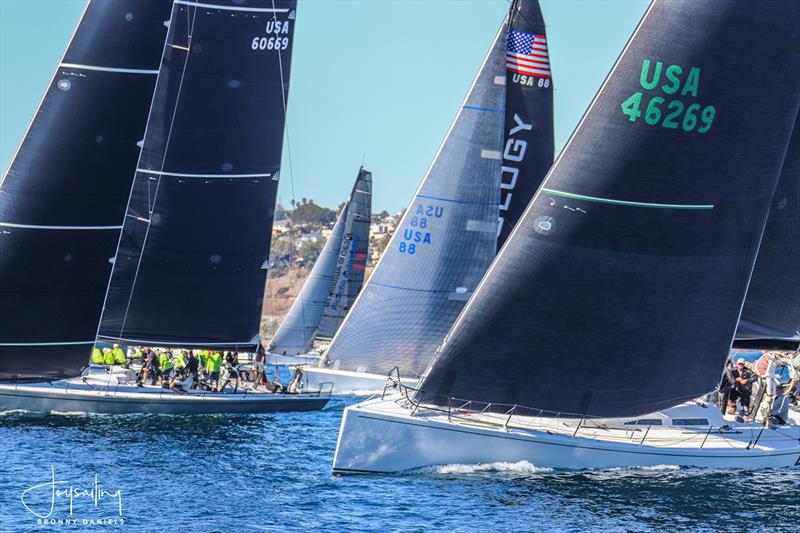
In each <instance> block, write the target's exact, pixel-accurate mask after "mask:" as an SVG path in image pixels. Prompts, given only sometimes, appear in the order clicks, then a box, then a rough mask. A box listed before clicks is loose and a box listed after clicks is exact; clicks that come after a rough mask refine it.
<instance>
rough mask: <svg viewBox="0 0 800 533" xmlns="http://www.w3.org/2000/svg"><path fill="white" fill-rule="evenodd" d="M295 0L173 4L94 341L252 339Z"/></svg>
mask: <svg viewBox="0 0 800 533" xmlns="http://www.w3.org/2000/svg"><path fill="white" fill-rule="evenodd" d="M294 19H295V1H294V0H275V1H272V0H249V1H247V2H242V1H234V0H213V1H208V2H202V3H198V2H192V1H188V0H177V1H176V2H175V4H174V8H173V15H172V23H171V24H170V29H169V35H168V37H167V46H166V48H165V50H164V57H163V60H162V63H161V68H160V74H159V79H158V85H157V87H156V92H155V97H154V101H153V107H152V109H151V111H150V118H149V123H148V128H147V133H146V135H145V139H144V147H143V148H142V154H141V158H140V160H139V163H138V168H137V171H136V177H135V180H134V184H133V190H132V192H131V198H130V203H129V205H128V210H127V215H126V218H125V223H124V229H123V233H122V239H121V241H120V245H119V250H118V253H117V257H116V262H115V265H114V272H113V276H112V279H111V284H110V287H109V291H108V297H107V301H106V306H105V312H104V314H103V320H102V324H101V328H100V335H99V338H101V339H106V340H122V341H125V342H129V343H135V344H143V345H158V346H176V345H177V346H185V347H203V346H216V347H220V348H223V347H230V348H240V349H247V348H253V347H254V346H255V345H256V344H257V342H258V331H259V322H260V316H261V304H262V296H263V288H264V283H265V279H266V268H267V259H268V254H269V244H270V234H271V227H272V219H273V211H274V206H275V195H276V190H277V187H278V172H279V168H280V157H281V146H282V140H283V128H284V121H285V112H286V97H287V92H288V89H289V70H290V57H291V50H292V34H293V32H294V26H295V20H294Z"/></svg>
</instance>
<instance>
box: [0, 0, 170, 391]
mask: <svg viewBox="0 0 800 533" xmlns="http://www.w3.org/2000/svg"><path fill="white" fill-rule="evenodd" d="M171 6H172V2H171V1H170V0H117V1H115V2H108V1H105V0H93V1H91V2H89V4H88V5H87V7H86V10H85V12H84V14H83V17H82V18H81V21H80V23H79V24H78V27H77V29H76V31H75V34H74V35H73V37H72V40H71V42H70V43H69V46H68V47H67V51H66V52H65V54H64V56H63V58H62V60H61V62H60V63H59V66H58V68H57V69H56V72H55V75H54V76H53V79H52V80H51V82H50V86H49V87H48V89H47V92H46V94H45V96H44V99H43V100H42V102H41V104H40V106H39V109H38V111H37V112H36V115H35V117H34V119H33V122H32V123H31V125H30V128H29V129H28V132H27V133H26V135H25V138H24V139H23V141H22V143H21V145H20V147H19V150H18V151H17V154H16V155H15V157H14V160H13V162H12V163H11V166H10V168H9V169H8V172H7V174H6V175H5V177H4V178H3V181H2V182H0V379H17V378H30V379H53V378H60V377H68V376H74V375H77V374H78V373H79V372H80V370H81V368H82V367H84V366H85V365H86V363H87V362H88V358H89V353H90V350H91V346H92V344H93V343H94V337H95V334H96V332H97V323H98V321H99V319H100V313H101V309H102V305H103V298H104V296H105V292H106V287H107V285H108V277H109V275H110V272H111V263H110V262H109V259H110V258H113V256H114V252H115V250H116V246H117V241H118V238H119V230H120V227H121V225H122V219H123V217H124V213H125V204H126V202H127V199H128V194H129V192H130V187H131V181H132V179H133V170H134V168H135V166H136V160H137V158H138V157H139V146H138V145H137V143H138V142H139V141H140V140H141V139H142V136H143V135H144V129H145V123H146V120H147V112H148V109H149V108H150V101H151V98H152V96H153V89H154V87H155V83H156V74H157V72H158V70H157V69H158V65H159V60H160V58H161V50H162V48H163V46H164V38H165V36H166V32H167V29H166V23H167V22H168V20H169V17H170V9H171ZM8 81H9V80H4V83H6V82H8Z"/></svg>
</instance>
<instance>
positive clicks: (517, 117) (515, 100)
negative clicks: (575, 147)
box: [497, 0, 555, 250]
mask: <svg viewBox="0 0 800 533" xmlns="http://www.w3.org/2000/svg"><path fill="white" fill-rule="evenodd" d="M509 20H510V23H509V28H508V44H507V49H506V71H507V73H506V74H507V75H506V108H505V126H504V128H505V129H504V139H503V141H504V146H503V169H502V174H501V181H500V217H499V218H500V220H499V225H500V229H499V231H500V233H499V235H498V238H497V249H498V250H499V249H500V248H502V246H503V243H504V242H505V241H506V239H507V238H508V236H509V234H510V233H511V230H512V229H513V228H514V226H515V225H516V224H517V222H518V221H519V219H520V217H521V216H522V213H523V211H525V208H526V207H527V206H528V203H530V201H531V198H533V195H534V193H536V190H537V189H538V188H539V185H541V184H542V180H543V179H544V176H545V174H547V171H548V170H550V167H551V166H552V164H553V152H554V150H555V140H554V137H553V77H552V70H551V69H550V55H549V52H548V44H547V32H546V31H545V25H544V19H543V18H542V11H541V9H540V8H539V2H537V1H535V0H514V3H513V4H512V5H511V9H510V11H509Z"/></svg>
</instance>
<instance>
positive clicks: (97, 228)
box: [0, 222, 122, 231]
mask: <svg viewBox="0 0 800 533" xmlns="http://www.w3.org/2000/svg"><path fill="white" fill-rule="evenodd" d="M0 227H3V228H20V229H51V230H68V231H104V230H112V229H122V226H34V225H32V224H12V223H11V222H0Z"/></svg>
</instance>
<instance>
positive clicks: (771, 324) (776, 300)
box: [736, 115, 800, 349]
mask: <svg viewBox="0 0 800 533" xmlns="http://www.w3.org/2000/svg"><path fill="white" fill-rule="evenodd" d="M736 342H737V344H738V345H748V346H750V347H759V346H760V347H762V348H765V349H770V348H773V347H786V348H793V349H797V346H798V344H800V115H798V119H797V121H796V122H795V126H794V132H793V133H792V139H791V141H790V143H789V149H788V151H787V152H786V159H785V160H784V162H783V170H782V172H781V177H780V180H778V188H777V190H776V191H775V196H774V197H773V199H772V206H771V208H770V212H769V218H768V219H767V226H766V228H765V229H764V238H763V239H762V240H761V248H760V249H759V251H758V260H757V261H756V267H755V270H754V271H753V277H752V279H751V280H750V286H749V287H748V289H747V298H746V299H745V302H744V308H743V309H742V316H741V318H740V320H739V327H738V328H737V330H736Z"/></svg>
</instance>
